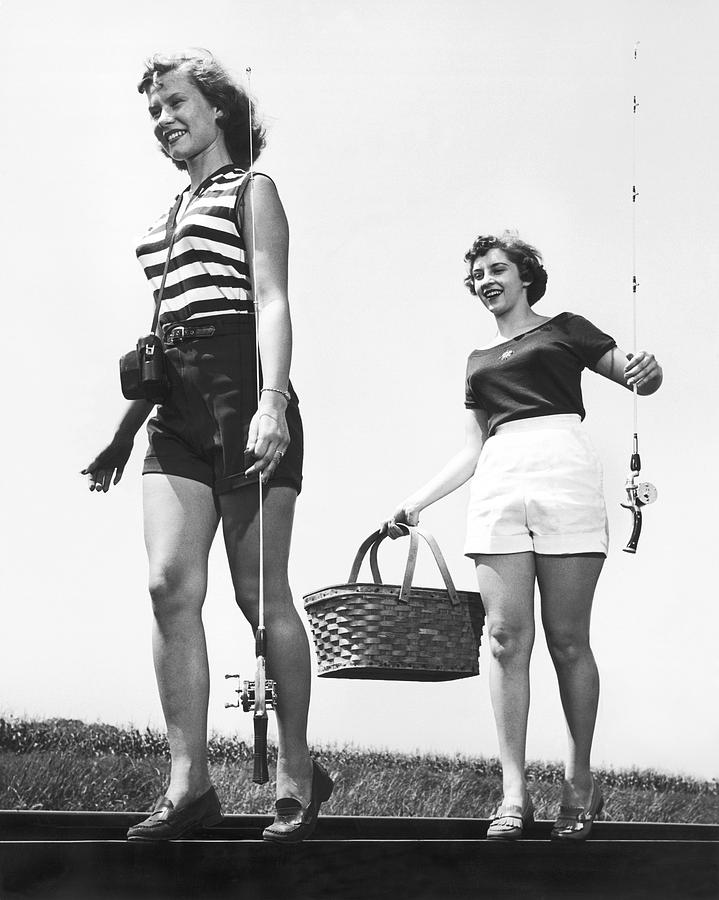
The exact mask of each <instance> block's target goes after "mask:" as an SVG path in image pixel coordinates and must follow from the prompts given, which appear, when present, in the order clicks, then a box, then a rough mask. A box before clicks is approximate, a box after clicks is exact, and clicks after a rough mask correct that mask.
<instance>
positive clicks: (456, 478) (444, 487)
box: [381, 409, 488, 538]
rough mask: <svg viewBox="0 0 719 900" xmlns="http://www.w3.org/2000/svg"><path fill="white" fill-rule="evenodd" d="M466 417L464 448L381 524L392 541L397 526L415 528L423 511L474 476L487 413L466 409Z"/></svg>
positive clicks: (484, 438)
mask: <svg viewBox="0 0 719 900" xmlns="http://www.w3.org/2000/svg"><path fill="white" fill-rule="evenodd" d="M465 416H466V418H465V428H464V447H462V449H461V450H460V451H459V453H456V454H455V455H454V456H453V457H452V458H451V459H450V461H449V462H448V463H447V465H446V466H444V468H443V469H441V470H440V471H439V472H438V473H437V474H436V475H435V476H434V478H432V479H430V481H428V482H427V483H426V484H425V485H423V486H422V487H421V488H419V490H417V491H415V492H414V493H413V494H410V496H409V497H407V498H406V500H404V501H403V502H402V503H400V505H399V506H398V507H397V509H396V510H395V511H394V513H393V515H392V517H391V518H390V519H387V521H385V522H384V523H383V525H382V527H381V531H382V532H383V533H384V532H389V536H390V537H392V538H396V537H400V536H401V535H402V534H403V532H402V530H401V529H400V528H397V522H404V523H405V524H406V525H416V524H417V523H418V522H419V514H420V512H421V511H422V510H423V509H425V508H426V507H427V506H430V505H431V504H432V503H436V502H437V500H441V499H442V497H446V496H447V494H451V493H452V491H456V490H457V488H459V487H461V486H462V485H463V484H464V483H465V482H466V481H468V480H469V479H470V478H471V477H472V475H474V470H475V469H476V468H477V460H478V459H479V454H480V453H481V452H482V446H483V445H484V442H485V441H486V439H487V431H488V425H487V413H486V412H484V410H480V409H468V410H467V412H466V414H465Z"/></svg>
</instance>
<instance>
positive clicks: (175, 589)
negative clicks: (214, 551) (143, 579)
mask: <svg viewBox="0 0 719 900" xmlns="http://www.w3.org/2000/svg"><path fill="white" fill-rule="evenodd" d="M148 587H149V592H150V599H151V600H152V608H153V611H154V613H155V615H156V616H160V617H165V616H171V615H176V614H177V613H180V612H186V611H187V610H188V609H194V608H195V607H197V608H201V606H202V601H203V600H204V594H205V579H204V578H203V577H202V576H201V575H200V574H198V573H195V572H192V571H187V570H186V569H185V568H184V567H183V566H178V565H174V564H171V563H170V564H160V565H155V566H152V567H151V569H150V578H149V584H148Z"/></svg>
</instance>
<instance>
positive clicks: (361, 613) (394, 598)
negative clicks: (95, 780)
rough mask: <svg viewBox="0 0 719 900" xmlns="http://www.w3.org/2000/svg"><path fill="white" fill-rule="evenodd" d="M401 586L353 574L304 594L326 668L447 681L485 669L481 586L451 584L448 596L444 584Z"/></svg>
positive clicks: (334, 672)
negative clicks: (404, 591)
mask: <svg viewBox="0 0 719 900" xmlns="http://www.w3.org/2000/svg"><path fill="white" fill-rule="evenodd" d="M423 536H424V535H423ZM368 540H369V539H368ZM379 540H381V538H378V541H377V542H379ZM360 549H361V548H360ZM437 552H439V548H437ZM413 569H414V566H412V570H413ZM377 577H379V576H378V573H377ZM447 577H449V576H448V573H447ZM450 584H451V579H450ZM400 591H401V586H400V585H385V584H381V583H379V584H378V583H367V582H350V583H347V584H338V585H332V586H330V587H326V588H322V589H321V590H318V591H315V592H313V593H311V594H308V595H306V596H305V609H306V611H307V614H308V616H309V619H310V624H311V626H312V634H313V637H314V643H315V649H316V651H317V658H318V663H319V674H320V676H323V677H328V678H364V679H385V680H407V681H447V680H450V679H455V678H467V677H469V676H471V675H477V674H478V673H479V659H478V651H479V643H480V638H481V634H482V626H483V623H484V609H483V607H482V603H481V599H480V596H479V594H478V593H473V592H469V591H455V590H454V586H453V585H452V592H453V595H454V599H450V594H449V592H448V591H447V590H445V589H440V588H423V587H414V586H411V590H410V591H409V594H408V596H407V602H404V601H400ZM456 601H458V602H456Z"/></svg>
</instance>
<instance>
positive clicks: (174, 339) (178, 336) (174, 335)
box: [167, 325, 185, 344]
mask: <svg viewBox="0 0 719 900" xmlns="http://www.w3.org/2000/svg"><path fill="white" fill-rule="evenodd" d="M167 339H168V341H169V342H170V343H171V344H179V343H180V341H182V340H184V339H185V326H184V325H174V326H173V327H172V328H171V329H170V331H169V333H168V335H167Z"/></svg>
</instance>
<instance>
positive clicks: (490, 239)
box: [464, 231, 547, 306]
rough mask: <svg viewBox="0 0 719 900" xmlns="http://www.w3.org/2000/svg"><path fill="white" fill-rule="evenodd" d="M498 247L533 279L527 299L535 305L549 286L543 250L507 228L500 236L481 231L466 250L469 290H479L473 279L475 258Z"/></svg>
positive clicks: (524, 275) (524, 277) (525, 276)
mask: <svg viewBox="0 0 719 900" xmlns="http://www.w3.org/2000/svg"><path fill="white" fill-rule="evenodd" d="M495 249H497V250H503V251H504V253H506V254H507V257H508V258H509V259H511V261H512V262H513V263H514V264H515V265H516V266H517V269H518V270H519V276H520V278H521V279H522V281H529V282H530V284H529V286H528V287H527V302H528V303H529V305H530V306H533V305H534V304H535V303H536V302H537V300H539V299H540V298H541V297H543V296H544V292H545V291H546V290H547V270H546V269H545V268H544V263H543V261H542V254H541V253H540V252H539V250H537V249H536V248H535V247H532V246H531V244H527V243H526V242H525V241H523V240H521V239H520V238H519V237H518V236H517V235H516V234H515V233H514V232H512V231H503V232H502V234H501V235H500V236H499V237H495V235H493V234H481V235H480V236H479V237H478V238H477V239H476V240H475V242H474V243H473V244H472V246H471V247H470V248H469V250H468V251H467V252H466V253H465V254H464V260H465V262H466V263H467V274H466V275H465V278H464V283H465V284H466V286H467V288H468V289H469V292H470V293H471V294H476V293H477V292H476V291H475V289H474V282H473V280H472V266H473V265H474V261H475V259H477V257H478V256H484V255H485V254H486V253H488V252H489V251H490V250H495Z"/></svg>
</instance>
